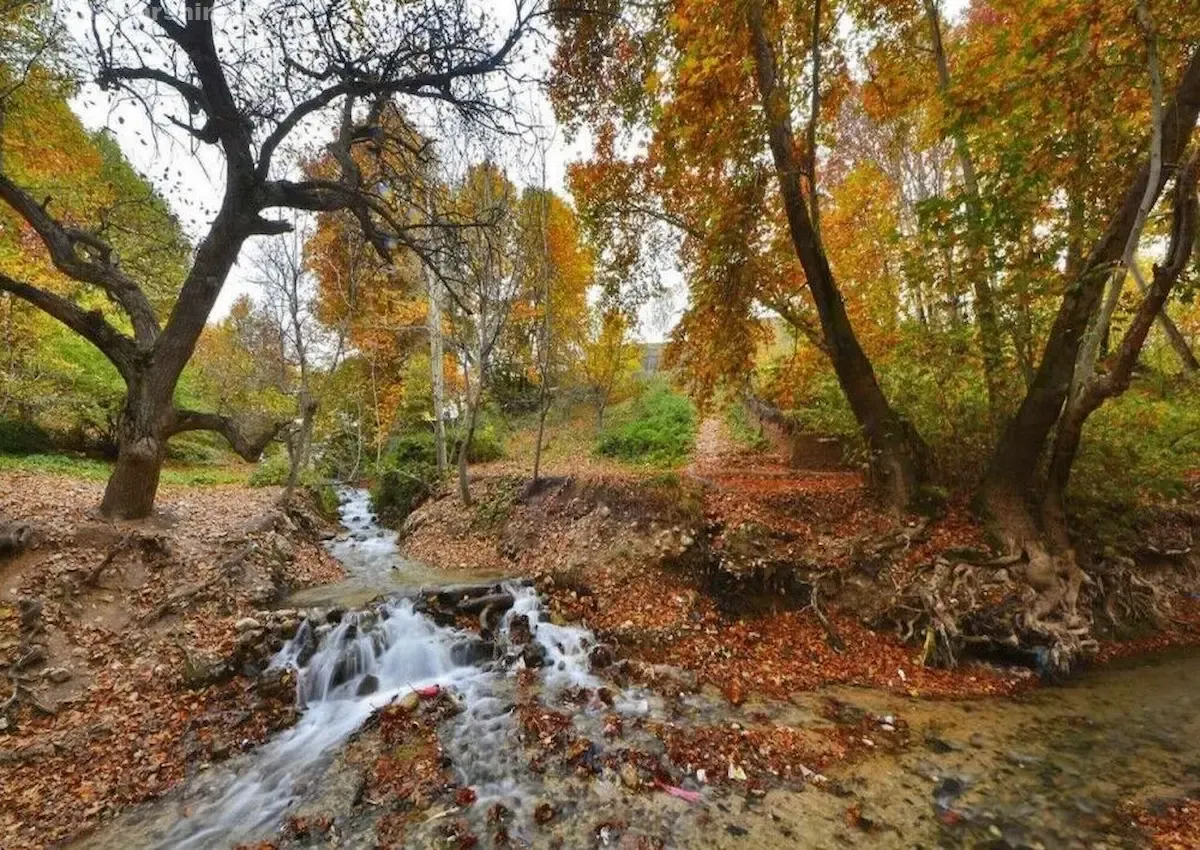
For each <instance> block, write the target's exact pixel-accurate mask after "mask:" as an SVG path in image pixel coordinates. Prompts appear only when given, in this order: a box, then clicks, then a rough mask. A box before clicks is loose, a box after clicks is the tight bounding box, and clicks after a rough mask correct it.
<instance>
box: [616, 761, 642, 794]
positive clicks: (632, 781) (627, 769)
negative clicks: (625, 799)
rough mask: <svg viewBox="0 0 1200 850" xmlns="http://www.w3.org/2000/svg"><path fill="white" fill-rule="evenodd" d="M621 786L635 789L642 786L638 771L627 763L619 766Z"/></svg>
mask: <svg viewBox="0 0 1200 850" xmlns="http://www.w3.org/2000/svg"><path fill="white" fill-rule="evenodd" d="M620 775H621V784H622V785H624V786H625V787H626V788H630V789H637V788H639V787H640V786H641V784H642V778H641V777H640V776H639V775H638V770H637V768H636V767H634V766H633V765H632V764H630V763H629V762H625V763H624V764H622V765H621V770H620Z"/></svg>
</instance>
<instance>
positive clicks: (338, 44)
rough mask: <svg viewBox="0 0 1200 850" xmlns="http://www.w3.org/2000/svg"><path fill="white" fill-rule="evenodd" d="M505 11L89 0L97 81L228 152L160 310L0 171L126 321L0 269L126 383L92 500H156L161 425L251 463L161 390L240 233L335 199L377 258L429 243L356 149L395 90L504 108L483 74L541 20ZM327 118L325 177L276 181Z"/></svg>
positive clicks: (330, 206)
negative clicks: (496, 18) (213, 197)
mask: <svg viewBox="0 0 1200 850" xmlns="http://www.w3.org/2000/svg"><path fill="white" fill-rule="evenodd" d="M515 4H516V5H515V15H514V17H513V21H512V23H511V24H510V25H509V26H508V27H506V28H504V29H502V30H501V34H500V36H499V38H498V40H497V39H496V37H495V36H494V33H495V27H494V25H493V24H492V22H491V21H490V20H489V19H488V16H487V15H486V14H484V13H483V12H481V11H479V10H477V9H474V8H472V7H471V6H470V5H469V4H467V3H465V2H462V0H426V2H421V3H415V4H408V3H393V2H388V0H364V1H363V2H349V0H291V2H286V3H281V4H269V5H265V6H263V7H260V8H258V9H254V10H248V11H241V12H239V11H238V10H239V9H244V7H243V6H241V5H240V4H238V5H235V4H233V3H231V2H216V0H186V2H182V3H176V4H172V7H171V8H170V9H168V8H167V6H166V4H165V3H164V0H149V2H148V3H140V2H132V0H130V2H127V3H124V4H121V3H114V4H99V3H95V4H93V5H92V20H91V22H90V23H91V28H90V29H91V36H92V42H93V43H92V44H91V45H90V46H88V47H86V48H85V47H84V46H83V45H81V46H80V53H81V55H86V57H87V58H88V59H89V60H90V62H91V63H92V65H91V71H92V73H93V74H94V78H95V80H96V82H97V83H98V84H99V85H100V86H101V87H102V88H103V89H105V90H107V91H109V92H111V93H113V95H114V96H117V97H124V98H128V99H131V100H132V101H134V102H137V103H140V104H143V105H144V106H145V108H146V111H147V114H148V116H149V117H150V120H151V121H152V122H153V125H154V126H155V127H156V128H158V129H161V130H163V131H171V130H174V131H175V132H178V133H182V134H184V135H185V136H186V137H187V138H188V139H189V140H190V143H191V144H192V145H193V148H194V149H195V150H200V149H212V150H215V151H217V152H219V154H220V156H221V158H222V159H223V161H224V174H223V177H224V194H223V196H222V198H221V203H220V207H219V210H218V211H217V213H216V216H215V218H214V219H213V220H212V222H211V224H210V226H209V228H208V230H207V233H206V234H205V235H204V237H203V238H202V239H201V240H200V242H199V244H198V245H197V247H196V250H195V253H194V256H193V259H192V265H191V268H190V270H189V272H188V274H187V275H186V278H185V280H184V282H183V285H182V287H181V289H180V291H179V294H178V297H177V298H176V300H175V302H174V305H173V306H172V307H171V309H170V311H169V315H167V316H166V320H165V322H163V321H160V317H159V316H158V315H157V314H156V313H155V310H154V309H153V308H152V306H151V303H150V301H149V299H148V298H147V295H146V287H145V281H139V280H137V279H135V278H134V277H133V276H132V275H130V274H129V272H128V271H127V270H126V269H125V268H124V267H123V266H122V264H121V261H120V258H119V257H118V256H117V254H116V252H114V251H113V249H112V247H111V246H110V245H109V244H108V243H107V242H106V241H105V240H104V239H103V238H101V237H100V236H99V235H98V234H97V233H96V232H95V230H89V229H87V228H85V227H81V226H79V225H78V224H76V223H73V222H69V221H65V220H63V219H62V218H61V217H59V216H58V215H56V214H55V212H54V210H53V207H52V204H51V202H50V200H49V199H47V200H44V201H39V200H37V195H36V192H37V188H36V187H29V186H20V185H18V184H17V183H16V182H15V181H14V180H13V179H12V177H11V176H10V175H9V174H7V173H3V172H0V200H2V201H3V202H4V203H6V204H7V205H8V206H9V207H11V208H12V210H13V211H14V212H15V213H16V214H18V215H19V216H20V217H21V218H22V219H24V221H25V222H26V223H27V224H28V225H29V226H30V228H31V229H32V230H33V231H34V232H36V233H37V234H38V236H39V237H40V238H41V241H42V242H43V244H44V245H45V248H46V250H47V252H48V254H49V256H50V258H51V260H52V261H53V263H54V265H55V267H56V268H57V269H58V270H59V271H60V272H62V273H63V274H65V275H67V276H68V277H70V278H71V279H73V280H75V281H77V282H79V283H80V284H82V285H83V286H84V287H88V288H92V289H94V290H98V291H100V292H102V293H104V294H105V295H107V296H108V297H109V298H110V299H111V301H112V303H113V304H114V305H115V306H116V307H117V308H118V309H119V310H120V311H122V312H123V313H124V314H125V316H126V317H127V319H128V325H129V327H130V328H131V329H132V333H127V332H125V331H124V330H123V329H122V323H119V322H113V321H110V320H109V319H108V318H107V317H106V316H105V315H104V314H103V313H101V312H98V311H94V310H91V311H89V310H88V309H86V308H85V307H83V306H81V305H80V304H79V303H77V302H75V301H73V300H71V299H69V298H67V297H64V296H62V295H59V294H57V293H55V292H52V291H50V290H48V289H44V288H41V287H39V286H37V285H35V284H34V283H31V282H29V281H28V280H26V279H22V277H21V275H20V274H19V273H13V274H10V273H6V272H0V291H6V292H10V293H12V294H13V295H15V296H17V297H19V298H23V299H24V300H26V301H28V302H29V303H31V304H33V305H34V306H36V307H38V308H39V309H41V310H44V311H45V312H46V313H48V314H49V315H51V316H53V317H54V318H56V319H58V320H59V321H61V322H62V323H63V324H65V325H66V326H67V327H69V328H71V329H72V330H74V331H75V332H76V333H78V334H80V335H81V336H83V337H84V338H85V339H87V340H89V341H90V342H91V343H92V344H93V345H95V346H96V347H97V348H98V349H99V350H100V351H101V352H102V353H103V354H104V355H105V356H106V357H107V358H108V359H109V360H110V361H111V362H112V363H113V365H114V366H115V367H116V369H117V371H118V372H119V373H120V374H121V376H122V378H123V379H124V380H125V383H126V387H127V395H126V399H125V402H124V406H123V409H122V411H121V414H120V418H119V421H118V424H117V437H118V445H119V453H118V459H117V464H116V467H115V469H114V471H113V474H112V476H111V477H110V479H109V481H108V486H107V488H106V490H105V494H104V500H103V502H102V504H101V512H102V513H103V514H105V515H106V516H109V517H118V518H120V517H125V518H130V517H143V516H146V515H148V514H149V513H150V512H151V510H152V509H153V505H154V496H155V492H156V490H157V487H158V479H159V474H160V471H161V468H162V464H163V460H164V458H165V456H166V444H167V440H169V439H170V437H171V436H173V435H174V434H178V433H180V432H182V431H188V430H214V431H218V432H219V433H221V434H223V435H224V436H225V437H226V438H227V439H228V440H229V442H230V443H231V445H233V446H234V448H235V450H237V451H238V452H239V454H242V455H244V456H245V457H248V458H253V457H257V456H258V455H259V454H260V453H261V451H262V448H263V446H264V445H265V444H266V442H267V440H268V439H270V437H271V436H272V432H271V431H268V432H266V433H264V434H257V435H252V436H248V435H245V434H243V433H242V432H241V431H240V430H239V429H238V427H237V426H236V424H235V423H234V422H233V421H232V420H231V419H229V418H228V417H225V416H220V415H217V414H213V413H203V412H198V411H191V410H183V409H180V408H178V407H176V405H175V402H174V393H175V386H176V384H177V382H178V380H179V376H180V374H181V373H182V371H183V369H184V366H185V365H186V364H187V362H188V360H189V359H190V357H191V355H192V352H193V350H194V348H195V345H196V342H197V340H198V339H199V337H200V333H201V331H202V330H203V328H204V325H205V323H206V322H207V320H208V317H209V314H210V312H211V311H212V308H213V305H214V304H215V303H216V300H217V297H218V295H219V294H220V292H221V289H222V287H223V286H224V283H225V280H226V278H227V277H228V275H229V272H230V270H231V268H232V267H233V265H234V263H235V262H236V260H237V258H238V255H239V254H240V252H241V249H242V246H243V245H244V244H245V242H246V240H247V239H249V238H250V237H252V236H255V235H278V234H282V233H287V232H289V231H290V230H291V229H292V225H291V222H290V221H288V220H287V219H286V218H282V217H272V216H271V215H270V212H271V211H272V210H279V209H293V210H309V211H336V210H347V211H349V212H350V213H351V214H353V215H354V217H355V218H356V219H357V221H358V223H359V225H360V226H361V227H362V230H363V232H364V234H365V235H366V236H367V238H368V240H369V241H370V243H371V245H372V246H373V247H374V248H375V250H376V251H377V252H378V253H380V254H381V255H384V256H390V254H391V253H392V252H393V251H394V250H396V249H397V248H399V247H401V246H406V247H408V248H409V249H411V250H413V251H416V252H417V253H419V254H424V253H425V247H424V245H423V244H422V242H421V234H422V232H423V224H422V222H420V221H414V220H413V217H412V216H408V217H405V218H400V217H398V216H396V215H395V214H394V213H393V209H394V206H393V205H390V204H389V203H387V202H386V199H385V198H384V197H382V196H381V194H380V192H379V190H378V187H377V186H375V185H371V184H368V183H366V182H365V181H364V180H363V177H362V173H361V171H360V170H359V167H358V165H357V163H356V160H355V157H354V156H353V155H352V153H353V150H354V148H355V147H356V146H357V145H360V144H371V143H372V140H373V139H374V138H376V137H377V135H378V133H377V128H378V124H379V118H380V115H381V114H382V112H383V110H384V108H385V106H386V105H387V104H388V103H389V102H392V101H394V100H396V99H400V100H405V101H412V102H437V103H444V104H449V105H450V106H451V107H452V108H453V111H454V112H455V113H456V114H457V115H458V116H460V117H461V118H462V119H464V120H465V121H467V122H469V123H472V124H474V125H480V124H483V125H486V124H489V123H495V122H497V121H499V120H501V119H502V117H503V115H504V107H503V105H502V95H503V94H504V92H503V91H502V90H498V87H497V86H496V85H495V81H496V79H497V78H503V77H504V75H506V74H509V73H510V69H511V67H512V65H513V62H514V61H515V59H516V56H517V47H518V44H519V43H520V42H521V40H522V37H523V36H524V35H525V34H526V32H527V31H528V30H529V29H530V28H531V22H532V20H533V17H534V16H535V15H536V14H538V9H537V5H536V4H537V0H528V2H527V1H526V0H515ZM322 123H325V124H326V125H327V124H329V123H334V124H335V126H336V136H335V140H334V142H333V143H331V144H330V146H329V149H330V153H331V154H332V155H333V159H334V160H335V162H336V166H337V167H336V169H333V172H334V173H330V174H321V175H304V176H303V177H301V178H300V179H291V178H289V177H287V176H283V175H284V174H285V173H286V169H287V166H288V161H287V160H288V156H287V155H288V153H290V152H292V150H293V149H294V147H295V146H296V145H297V144H298V143H299V140H301V139H303V138H305V137H306V135H307V134H308V133H310V132H311V130H312V128H314V127H319V126H321V124H322Z"/></svg>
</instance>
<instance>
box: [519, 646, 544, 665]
mask: <svg viewBox="0 0 1200 850" xmlns="http://www.w3.org/2000/svg"><path fill="white" fill-rule="evenodd" d="M521 660H522V661H524V662H525V666H526V667H530V668H536V667H544V666H545V664H546V647H544V646H542V645H541V644H540V643H537V642H531V643H527V644H525V648H524V649H522V650H521Z"/></svg>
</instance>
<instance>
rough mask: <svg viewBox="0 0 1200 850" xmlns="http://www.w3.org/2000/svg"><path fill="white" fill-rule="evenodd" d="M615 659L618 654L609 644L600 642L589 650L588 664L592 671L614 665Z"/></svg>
mask: <svg viewBox="0 0 1200 850" xmlns="http://www.w3.org/2000/svg"><path fill="white" fill-rule="evenodd" d="M615 660H616V656H615V654H614V653H613V650H612V647H611V646H609V645H608V644H605V643H598V644H596V645H595V646H593V647H592V648H591V649H590V650H589V651H588V666H589V667H590V668H591V669H592V672H595V671H597V670H603V669H604V668H605V667H610V666H612V663H613V662H614V661H615Z"/></svg>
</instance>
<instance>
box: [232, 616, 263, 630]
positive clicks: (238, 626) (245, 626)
mask: <svg viewBox="0 0 1200 850" xmlns="http://www.w3.org/2000/svg"><path fill="white" fill-rule="evenodd" d="M233 628H234V629H235V630H236V631H237V632H238V634H242V633H243V632H249V631H257V630H259V629H261V628H262V623H260V622H259V621H258V620H256V619H254V618H253V617H243V618H242V619H240V620H238V621H237V622H236V623H234V624H233Z"/></svg>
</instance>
